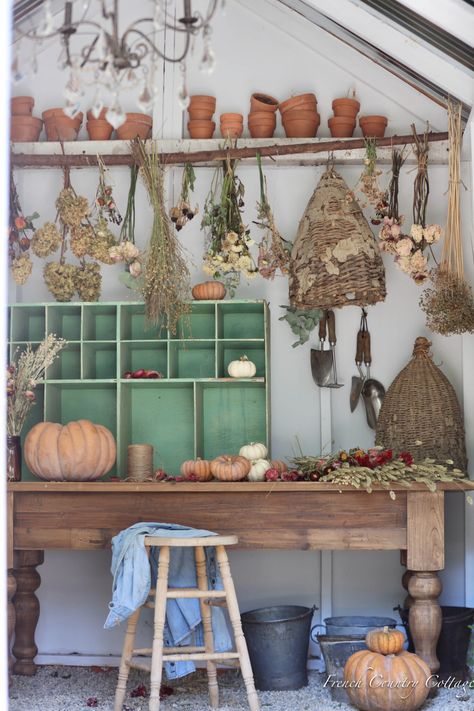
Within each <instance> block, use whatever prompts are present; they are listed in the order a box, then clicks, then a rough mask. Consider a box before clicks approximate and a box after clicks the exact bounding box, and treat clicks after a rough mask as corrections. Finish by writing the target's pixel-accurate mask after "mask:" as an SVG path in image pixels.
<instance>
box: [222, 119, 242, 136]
mask: <svg viewBox="0 0 474 711" xmlns="http://www.w3.org/2000/svg"><path fill="white" fill-rule="evenodd" d="M220 129H221V136H222V138H239V137H240V136H241V135H242V133H243V131H244V126H243V124H242V123H240V122H239V121H234V122H230V121H228V122H226V123H221V125H220Z"/></svg>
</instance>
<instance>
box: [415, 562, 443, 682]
mask: <svg viewBox="0 0 474 711" xmlns="http://www.w3.org/2000/svg"><path fill="white" fill-rule="evenodd" d="M441 590H442V585H441V580H440V579H439V577H438V574H437V573H436V572H432V573H413V574H412V575H411V577H410V580H409V583H408V592H409V593H410V595H411V597H412V598H413V604H412V605H411V607H410V613H409V624H410V632H411V636H412V637H413V644H414V645H415V652H416V654H418V656H419V657H421V658H422V659H423V660H424V661H425V662H426V663H427V664H428V666H429V668H430V669H431V671H432V673H433V674H435V673H436V672H437V671H438V669H439V661H438V657H437V656H436V645H437V642H438V637H439V633H440V632H441V607H440V606H439V603H438V597H439V595H440V594H441Z"/></svg>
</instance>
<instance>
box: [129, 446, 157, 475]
mask: <svg viewBox="0 0 474 711" xmlns="http://www.w3.org/2000/svg"><path fill="white" fill-rule="evenodd" d="M127 474H128V478H129V479H130V480H131V481H145V480H146V479H148V478H149V477H151V476H152V474H153V445H151V444H129V445H128V457H127Z"/></svg>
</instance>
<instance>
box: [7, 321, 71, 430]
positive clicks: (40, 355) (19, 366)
mask: <svg viewBox="0 0 474 711" xmlns="http://www.w3.org/2000/svg"><path fill="white" fill-rule="evenodd" d="M66 345H67V341H65V340H64V339H62V338H57V337H56V336H55V335H54V334H53V333H50V334H48V336H47V337H46V338H45V339H44V340H43V341H41V343H40V344H39V345H38V346H37V347H36V348H35V349H34V350H33V348H32V346H31V343H27V344H26V348H25V350H24V351H22V352H21V353H20V354H19V351H18V349H17V350H16V351H15V354H14V357H13V359H12V362H11V363H10V364H9V365H8V366H7V433H8V435H9V436H10V437H15V436H18V435H20V434H21V431H22V429H23V425H24V424H25V420H26V417H27V415H28V413H29V411H30V409H31V407H32V406H33V405H34V403H35V401H36V396H35V392H34V391H35V388H36V386H37V384H38V381H40V380H42V379H43V378H44V374H45V371H46V369H47V368H48V367H49V366H50V365H51V364H52V363H53V362H54V361H55V360H56V358H57V357H58V355H59V352H60V351H61V350H62V349H63V348H64V347H65V346H66ZM18 354H19V355H18Z"/></svg>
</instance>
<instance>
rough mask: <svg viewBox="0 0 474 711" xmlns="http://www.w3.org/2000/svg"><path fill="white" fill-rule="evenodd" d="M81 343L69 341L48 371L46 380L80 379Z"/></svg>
mask: <svg viewBox="0 0 474 711" xmlns="http://www.w3.org/2000/svg"><path fill="white" fill-rule="evenodd" d="M80 378H81V345H80V343H71V342H69V343H68V344H67V345H66V346H65V347H64V348H63V349H62V351H60V353H59V355H58V357H57V358H56V360H55V361H54V363H52V365H50V366H49V368H48V369H47V371H46V380H80Z"/></svg>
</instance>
